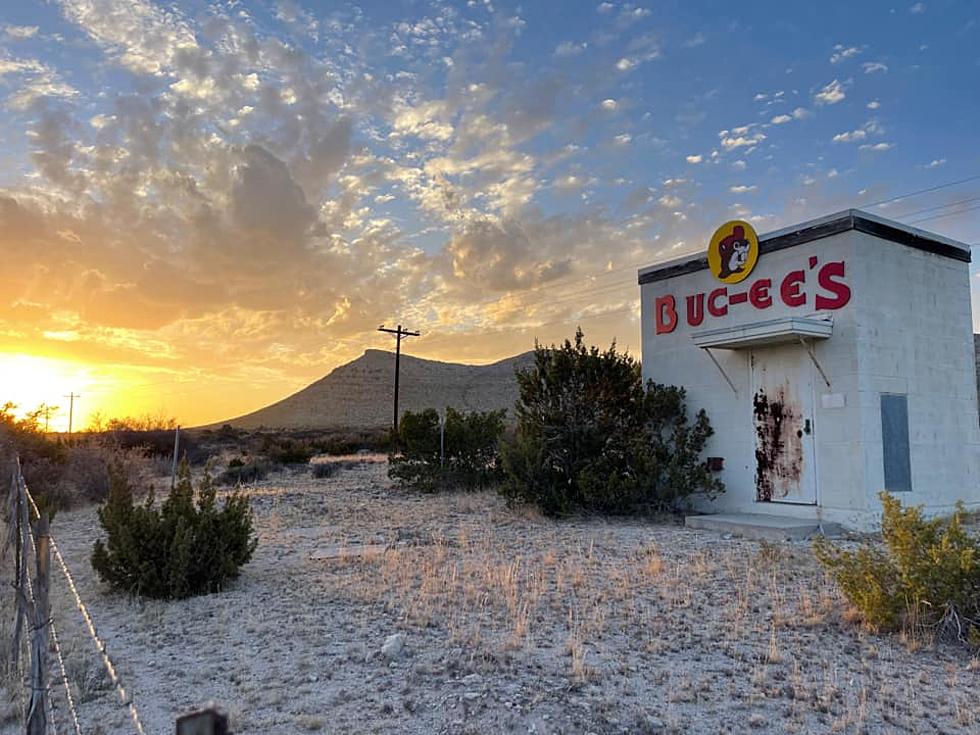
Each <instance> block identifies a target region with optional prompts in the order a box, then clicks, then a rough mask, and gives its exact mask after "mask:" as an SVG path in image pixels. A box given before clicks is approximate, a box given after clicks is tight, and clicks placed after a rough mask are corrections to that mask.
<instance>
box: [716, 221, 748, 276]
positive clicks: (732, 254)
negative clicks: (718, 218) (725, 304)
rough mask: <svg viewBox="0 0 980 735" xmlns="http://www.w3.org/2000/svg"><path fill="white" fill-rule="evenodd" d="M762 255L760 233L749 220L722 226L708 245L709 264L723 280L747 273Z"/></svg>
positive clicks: (746, 274)
mask: <svg viewBox="0 0 980 735" xmlns="http://www.w3.org/2000/svg"><path fill="white" fill-rule="evenodd" d="M758 259H759V237H758V235H756V234H755V230H754V229H753V228H752V225H750V224H749V223H748V222H743V221H741V220H735V221H732V222H726V223H725V224H723V225H722V226H721V227H719V228H718V229H717V230H716V231H715V234H714V236H713V237H712V238H711V245H710V246H709V247H708V267H709V268H711V272H712V273H714V275H715V278H717V279H718V280H719V281H721V282H722V283H738V282H739V281H742V280H744V279H745V278H747V277H748V275H749V273H751V272H752V269H753V268H754V267H755V263H756V261H757V260H758Z"/></svg>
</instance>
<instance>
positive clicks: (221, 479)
mask: <svg viewBox="0 0 980 735" xmlns="http://www.w3.org/2000/svg"><path fill="white" fill-rule="evenodd" d="M274 469H275V467H274V466H273V465H272V464H270V463H269V462H265V461H263V460H260V459H250V460H247V461H246V460H243V459H241V458H239V457H235V458H234V459H232V460H231V461H230V462H229V463H228V469H226V470H225V471H224V472H222V473H221V474H220V475H219V476H218V480H217V482H218V484H219V485H241V484H244V483H248V482H259V481H260V480H264V479H265V478H266V477H267V476H268V475H269V473H270V472H272V471H273V470H274Z"/></svg>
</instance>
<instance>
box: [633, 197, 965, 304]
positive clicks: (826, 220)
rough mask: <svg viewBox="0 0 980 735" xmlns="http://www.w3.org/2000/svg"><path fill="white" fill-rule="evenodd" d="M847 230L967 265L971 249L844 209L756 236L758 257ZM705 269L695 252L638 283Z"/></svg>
mask: <svg viewBox="0 0 980 735" xmlns="http://www.w3.org/2000/svg"><path fill="white" fill-rule="evenodd" d="M848 230H857V231H859V232H866V233H868V234H869V235H874V236H875V237H880V238H881V239H883V240H890V241H892V242H897V243H899V244H901V245H908V246H909V247H911V248H916V249H917V250H924V251H926V252H927V253H933V254H934V255H941V256H943V257H944V258H952V259H953V260H958V261H960V262H963V263H969V262H970V246H969V245H966V244H964V243H962V242H958V241H956V240H953V239H950V238H948V237H943V236H942V235H936V234H935V233H932V232H926V231H925V230H920V229H918V228H917V227H910V226H909V225H904V224H902V223H901V222H896V221H894V220H890V219H885V218H884V217H879V216H878V215H876V214H871V213H870V212H864V211H862V210H860V209H845V210H844V211H843V212H836V213H835V214H828V215H827V216H825V217H819V218H817V219H813V220H810V221H808V222H803V223H802V224H798V225H791V226H790V227H784V228H783V229H781V230H776V231H774V232H767V233H766V234H764V235H760V236H759V254H760V255H763V254H765V253H772V252H775V251H776V250H785V249H786V248H792V247H796V246H797V245H802V244H804V243H807V242H813V241H814V240H820V239H822V238H824V237H830V236H831V235H838V234H840V233H842V232H847V231H848ZM707 267H708V256H707V254H705V253H703V252H702V253H694V254H693V255H685V256H683V257H680V258H673V259H671V260H667V261H664V262H663V263H657V264H656V265H651V266H647V267H646V268H641V269H640V270H639V272H638V274H637V275H638V280H639V283H640V285H641V286H642V285H643V284H644V283H653V282H655V281H663V280H666V279H667V278H674V277H675V276H680V275H684V274H685V273H694V272H695V271H700V270H705V269H707Z"/></svg>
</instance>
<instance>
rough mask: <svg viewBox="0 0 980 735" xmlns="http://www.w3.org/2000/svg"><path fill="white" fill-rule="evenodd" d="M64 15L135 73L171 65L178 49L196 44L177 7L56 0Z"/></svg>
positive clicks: (131, 0)
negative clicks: (164, 8)
mask: <svg viewBox="0 0 980 735" xmlns="http://www.w3.org/2000/svg"><path fill="white" fill-rule="evenodd" d="M60 3H61V8H62V12H63V13H64V15H65V17H66V18H67V19H68V20H69V21H71V22H72V23H75V24H76V25H78V26H79V27H80V28H82V29H84V30H85V32H86V33H87V34H88V35H89V37H90V38H91V39H92V40H93V41H94V42H95V43H96V44H98V45H99V46H100V47H101V48H103V49H104V50H106V51H107V52H108V53H109V54H111V55H112V57H113V58H114V59H115V60H116V61H117V62H118V63H119V64H121V65H122V66H123V67H125V68H126V69H129V70H130V71H133V72H136V73H139V74H160V73H163V72H164V71H170V70H172V69H173V67H174V65H175V63H176V61H177V56H178V54H179V53H180V52H181V51H188V50H193V49H196V48H197V41H196V39H195V36H194V33H193V32H192V31H191V28H190V25H189V24H188V23H187V22H186V21H185V20H184V19H183V17H182V16H181V15H180V14H179V13H178V12H177V11H173V10H171V11H164V10H162V9H160V8H158V7H157V6H155V5H153V4H152V3H150V2H146V1H145V0H127V2H125V3H121V4H120V3H118V2H115V1H114V0H60Z"/></svg>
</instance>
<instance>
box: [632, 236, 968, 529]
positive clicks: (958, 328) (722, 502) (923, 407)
mask: <svg viewBox="0 0 980 735" xmlns="http://www.w3.org/2000/svg"><path fill="white" fill-rule="evenodd" d="M810 256H816V257H817V258H818V264H817V266H816V268H813V269H811V268H809V264H808V259H809V257H810ZM839 260H843V261H844V262H845V268H846V276H845V278H844V279H843V280H844V281H845V282H846V283H847V284H848V285H849V287H850V289H851V300H850V302H849V303H848V304H847V305H846V306H845V307H843V308H841V309H838V310H835V311H832V312H825V314H828V315H830V316H831V318H832V319H833V322H834V327H833V335H832V336H831V337H830V338H829V339H826V340H820V341H816V342H814V343H813V351H814V355H815V357H816V359H817V360H818V362H819V363H820V365H821V367H822V368H823V369H824V371H825V372H826V373H827V376H828V377H829V379H830V381H831V384H832V387H830V388H828V387H827V386H826V385H825V384H824V383H823V381H822V379H821V378H820V375H819V372H817V371H814V381H815V383H814V385H815V393H816V397H815V406H814V415H813V422H814V431H815V455H816V473H817V501H818V504H817V505H816V506H807V505H789V504H783V503H761V502H757V501H756V488H755V469H756V463H755V432H754V428H753V422H752V396H751V392H750V391H751V388H750V385H749V383H750V372H749V363H748V360H749V357H748V356H749V350H748V349H740V350H723V349H716V350H713V354H714V355H715V357H716V358H717V359H718V361H719V362H720V363H721V364H722V366H723V367H724V369H725V372H726V373H727V374H728V376H729V377H730V378H731V379H732V380H733V382H734V383H735V385H736V387H737V389H738V393H737V394H736V393H734V392H733V391H732V389H731V388H730V387H729V385H728V383H727V382H726V381H725V378H724V377H723V376H722V374H721V373H720V372H719V370H718V368H717V367H716V366H715V365H714V364H713V363H712V361H711V359H710V358H709V357H708V355H706V354H705V353H704V351H703V350H701V349H699V348H697V347H696V346H695V345H694V343H693V340H692V334H694V333H696V332H697V331H701V330H708V329H716V328H720V327H730V326H737V325H741V324H746V323H752V322H758V321H763V320H768V319H774V318H778V317H784V316H814V315H818V314H819V312H817V311H816V310H815V308H814V296H815V294H816V293H817V292H818V290H819V289H818V287H817V283H816V276H817V271H818V270H819V268H820V267H821V266H822V265H823V264H825V263H827V262H830V261H839ZM795 269H803V270H804V271H805V272H806V274H807V283H806V286H805V287H804V291H805V292H806V293H807V304H806V305H805V306H802V307H797V308H792V307H787V306H786V305H785V304H783V303H782V301H781V300H780V299H779V283H780V282H781V280H782V278H783V277H784V276H785V275H786V273H788V272H789V271H790V270H795ZM648 270H649V269H648ZM765 277H768V278H771V279H772V282H773V287H772V289H771V294H772V295H773V301H774V303H773V306H772V307H771V308H768V309H764V310H757V309H755V308H754V307H752V306H751V305H750V304H748V303H745V304H738V305H736V306H732V307H730V308H729V313H728V315H727V316H725V317H720V318H713V317H711V316H709V315H708V314H707V313H706V314H705V319H704V322H703V323H702V324H701V325H699V326H698V327H689V326H688V325H687V322H686V302H685V297H686V296H687V295H689V294H694V293H698V292H704V293H709V292H710V291H711V290H713V289H715V288H718V287H719V286H721V285H722V284H721V283H719V282H718V281H717V280H716V279H715V278H714V276H712V274H711V272H710V271H708V270H707V269H704V270H699V271H696V272H693V273H687V274H683V275H679V276H675V277H672V278H669V279H667V280H662V281H655V282H652V283H648V284H644V285H642V286H641V287H640V289H641V317H642V339H643V348H642V358H643V372H644V378H645V379H652V380H655V381H657V382H660V383H668V384H673V385H680V386H684V387H685V388H687V391H688V407H689V409H690V410H691V411H692V412H693V411H696V410H697V409H699V408H704V409H705V410H706V411H707V412H708V416H709V418H710V419H711V423H712V426H713V427H714V429H715V436H714V437H712V439H711V441H710V443H709V446H708V448H707V451H706V455H707V456H720V457H723V458H724V462H725V468H724V470H723V472H722V473H721V479H722V480H723V481H724V482H725V484H726V486H727V492H726V493H725V494H724V495H723V496H722V497H721V498H719V499H718V500H716V501H714V502H712V503H709V504H707V505H704V506H702V509H703V510H708V511H714V512H752V513H772V514H775V515H784V516H797V517H806V518H821V519H823V520H826V521H829V522H837V523H842V524H844V525H846V526H848V527H852V528H862V529H866V528H873V527H874V526H875V525H876V523H877V521H878V519H879V515H880V504H879V501H878V498H877V493H878V491H879V490H880V489H881V488H882V486H883V484H884V469H883V458H882V446H881V415H880V394H881V393H882V392H893V393H905V394H907V395H908V408H909V441H910V455H911V456H910V459H911V468H912V484H913V491H912V492H911V493H902V500H903V501H904V502H908V503H912V504H922V505H925V506H926V507H927V509H928V510H929V511H930V512H932V513H944V512H948V511H949V510H950V509H951V507H952V506H953V504H954V503H955V502H956V501H957V500H963V501H964V502H966V503H967V504H968V505H969V506H970V507H980V477H978V468H980V422H978V411H977V381H976V372H975V366H974V351H973V334H972V320H971V314H970V288H969V270H968V264H967V263H964V262H961V261H957V260H953V259H951V258H947V257H944V256H941V255H935V254H931V253H927V252H924V251H922V250H917V249H914V248H912V247H909V246H907V245H901V244H898V243H895V242H891V241H888V240H884V239H880V238H878V237H876V236H873V235H869V234H866V233H863V232H859V231H857V230H849V231H846V232H843V233H840V234H836V235H832V236H830V237H825V238H823V239H819V240H814V241H811V242H806V243H803V244H800V245H796V246H794V247H790V248H786V249H784V250H779V251H776V252H771V253H763V254H762V255H760V258H759V261H758V264H757V265H756V267H755V269H754V271H753V272H752V274H751V275H750V276H749V277H748V278H747V279H746V280H745V281H743V282H742V283H740V284H736V285H734V286H729V292H734V291H739V290H747V288H748V286H749V285H750V284H751V283H752V282H754V281H755V280H757V279H759V278H765ZM668 293H670V294H673V295H674V296H675V298H676V300H677V312H678V324H677V327H676V329H675V330H674V331H673V332H671V333H669V334H660V335H657V334H656V333H655V323H654V318H655V317H654V300H655V298H656V297H657V296H661V295H664V294H668ZM800 349H801V350H802V349H803V348H802V346H801V347H800ZM824 393H828V394H829V393H833V394H843V396H844V402H845V406H844V407H843V408H822V407H821V400H820V396H821V394H824Z"/></svg>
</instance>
